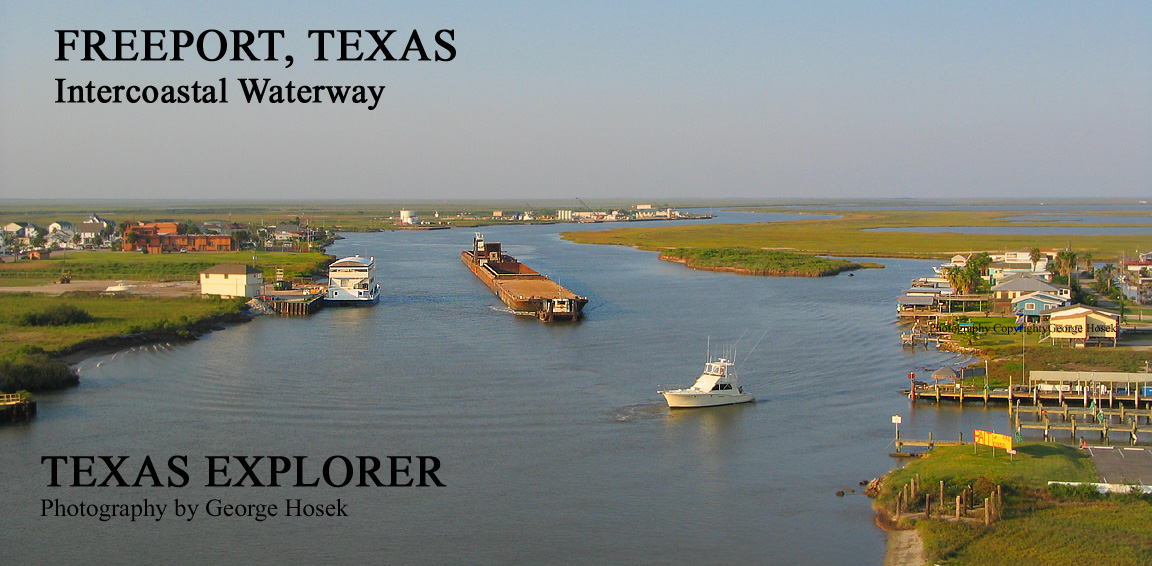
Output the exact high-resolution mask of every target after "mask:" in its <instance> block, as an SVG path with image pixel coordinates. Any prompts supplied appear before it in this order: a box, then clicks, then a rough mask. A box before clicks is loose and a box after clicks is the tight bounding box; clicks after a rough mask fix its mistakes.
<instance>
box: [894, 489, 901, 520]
mask: <svg viewBox="0 0 1152 566" xmlns="http://www.w3.org/2000/svg"><path fill="white" fill-rule="evenodd" d="M895 516H896V520H897V521H899V520H900V492H899V491H897V492H896V513H895Z"/></svg>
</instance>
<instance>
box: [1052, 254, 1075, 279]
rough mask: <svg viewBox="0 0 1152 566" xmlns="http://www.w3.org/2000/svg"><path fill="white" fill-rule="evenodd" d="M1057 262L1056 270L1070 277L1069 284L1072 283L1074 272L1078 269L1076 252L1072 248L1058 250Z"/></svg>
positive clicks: (1054, 262) (1055, 262)
mask: <svg viewBox="0 0 1152 566" xmlns="http://www.w3.org/2000/svg"><path fill="white" fill-rule="evenodd" d="M1053 264H1055V267H1056V272H1057V273H1059V274H1060V275H1063V276H1064V277H1067V278H1068V282H1069V284H1071V283H1072V277H1071V275H1072V272H1074V271H1076V252H1074V251H1072V250H1062V251H1059V252H1056V260H1055V261H1053Z"/></svg>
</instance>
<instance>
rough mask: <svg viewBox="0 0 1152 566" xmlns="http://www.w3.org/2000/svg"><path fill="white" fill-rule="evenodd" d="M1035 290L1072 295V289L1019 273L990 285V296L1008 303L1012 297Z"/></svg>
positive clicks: (1068, 296)
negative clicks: (992, 285)
mask: <svg viewBox="0 0 1152 566" xmlns="http://www.w3.org/2000/svg"><path fill="white" fill-rule="evenodd" d="M1037 291H1039V292H1043V293H1051V294H1053V295H1057V296H1060V297H1066V298H1071V297H1072V291H1071V290H1070V289H1069V288H1068V287H1065V286H1063V285H1053V284H1052V283H1049V282H1047V281H1043V280H1041V279H1038V278H1036V277H1032V276H1030V275H1019V276H1016V277H1011V278H1008V279H1005V280H1004V281H1001V282H1000V283H998V284H997V285H996V286H994V287H992V298H993V299H994V300H995V301H997V302H1005V303H1009V302H1011V301H1012V299H1015V298H1018V297H1021V296H1023V295H1027V294H1029V293H1035V292H1037Z"/></svg>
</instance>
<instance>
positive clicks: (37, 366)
mask: <svg viewBox="0 0 1152 566" xmlns="http://www.w3.org/2000/svg"><path fill="white" fill-rule="evenodd" d="M79 382H80V378H79V377H77V376H76V374H75V373H72V369H71V368H69V367H68V364H65V363H63V362H58V361H56V360H53V359H52V358H50V357H48V356H47V355H46V354H43V353H35V354H17V355H15V356H13V357H12V358H10V359H0V393H15V392H17V391H21V390H24V391H51V390H53V389H63V388H65V387H68V386H72V385H76V384H77V383H79Z"/></svg>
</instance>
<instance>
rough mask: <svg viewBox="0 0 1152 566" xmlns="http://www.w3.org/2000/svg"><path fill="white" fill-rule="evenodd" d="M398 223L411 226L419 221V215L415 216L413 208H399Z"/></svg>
mask: <svg viewBox="0 0 1152 566" xmlns="http://www.w3.org/2000/svg"><path fill="white" fill-rule="evenodd" d="M400 223H401V224H406V225H409V226H411V225H413V224H419V223H420V217H419V216H416V211H415V210H401V211H400Z"/></svg>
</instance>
